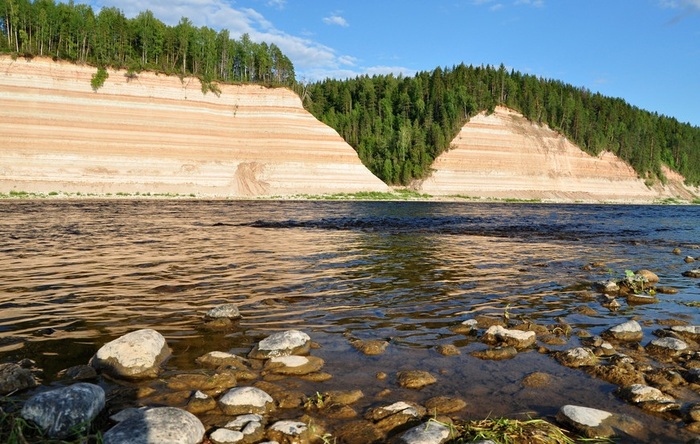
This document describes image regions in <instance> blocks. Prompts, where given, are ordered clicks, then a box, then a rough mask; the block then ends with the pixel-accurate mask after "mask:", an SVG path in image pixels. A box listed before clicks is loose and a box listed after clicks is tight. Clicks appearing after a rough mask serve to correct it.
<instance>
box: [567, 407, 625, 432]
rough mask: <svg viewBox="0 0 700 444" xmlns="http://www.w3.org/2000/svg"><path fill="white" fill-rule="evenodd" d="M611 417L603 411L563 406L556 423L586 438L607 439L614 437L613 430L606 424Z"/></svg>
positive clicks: (610, 414)
mask: <svg viewBox="0 0 700 444" xmlns="http://www.w3.org/2000/svg"><path fill="white" fill-rule="evenodd" d="M612 416H613V414H612V413H610V412H606V411H604V410H598V409H592V408H590V407H581V406H576V405H565V406H563V407H562V408H561V409H559V412H558V413H557V421H559V422H560V423H561V424H563V425H565V426H566V427H571V428H573V429H574V430H576V431H577V432H578V433H580V434H582V435H584V436H586V437H588V438H608V437H611V436H614V435H615V430H614V429H613V428H612V426H610V425H609V424H608V423H607V422H606V421H607V420H609V419H611V418H612Z"/></svg>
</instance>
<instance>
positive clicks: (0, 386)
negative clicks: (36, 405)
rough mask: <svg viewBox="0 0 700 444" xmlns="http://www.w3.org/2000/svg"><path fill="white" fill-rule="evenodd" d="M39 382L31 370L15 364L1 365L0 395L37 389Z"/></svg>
mask: <svg viewBox="0 0 700 444" xmlns="http://www.w3.org/2000/svg"><path fill="white" fill-rule="evenodd" d="M37 385H38V381H37V380H36V378H35V377H34V374H32V372H31V370H29V369H26V368H22V366H20V365H18V364H14V363H8V364H0V395H6V394H8V393H12V392H16V391H20V390H24V389H28V388H32V387H36V386H37Z"/></svg>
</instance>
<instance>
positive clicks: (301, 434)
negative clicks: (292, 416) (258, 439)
mask: <svg viewBox="0 0 700 444" xmlns="http://www.w3.org/2000/svg"><path fill="white" fill-rule="evenodd" d="M267 437H268V439H270V440H273V441H277V442H279V443H285V444H286V443H289V444H296V443H300V444H301V443H308V442H310V432H309V426H307V425H306V424H305V423H303V422H299V421H291V420H282V421H277V422H276V423H274V424H272V425H271V426H270V428H268V429H267Z"/></svg>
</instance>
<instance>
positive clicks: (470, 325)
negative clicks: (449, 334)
mask: <svg viewBox="0 0 700 444" xmlns="http://www.w3.org/2000/svg"><path fill="white" fill-rule="evenodd" d="M477 324H478V322H477V320H476V319H467V320H466V321H463V322H461V323H460V324H458V325H453V326H452V327H450V330H451V331H453V332H454V333H458V334H463V335H468V334H470V333H473V332H474V331H476V329H477Z"/></svg>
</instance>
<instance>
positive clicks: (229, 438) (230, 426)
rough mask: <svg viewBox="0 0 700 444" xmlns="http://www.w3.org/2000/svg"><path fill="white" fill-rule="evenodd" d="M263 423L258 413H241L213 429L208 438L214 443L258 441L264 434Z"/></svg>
mask: <svg viewBox="0 0 700 444" xmlns="http://www.w3.org/2000/svg"><path fill="white" fill-rule="evenodd" d="M264 423H265V421H264V419H263V417H262V416H260V415H255V414H249V415H241V416H238V417H236V418H234V419H233V420H232V421H229V422H228V423H226V425H224V427H222V428H219V429H217V430H216V431H214V432H213V433H212V434H211V435H210V437H209V438H210V439H211V441H212V442H214V443H215V444H216V443H221V444H226V443H229V442H230V443H239V442H240V443H253V442H259V441H260V440H261V439H263V438H264V436H265V428H264Z"/></svg>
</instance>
